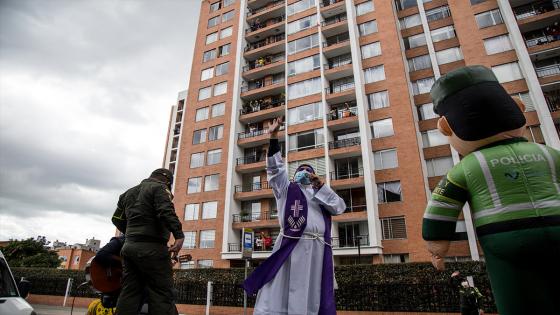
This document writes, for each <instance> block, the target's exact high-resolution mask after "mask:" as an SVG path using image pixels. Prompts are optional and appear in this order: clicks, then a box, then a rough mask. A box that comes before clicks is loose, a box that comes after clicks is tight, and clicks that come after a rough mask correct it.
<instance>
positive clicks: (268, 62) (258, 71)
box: [243, 54, 286, 80]
mask: <svg viewBox="0 0 560 315" xmlns="http://www.w3.org/2000/svg"><path fill="white" fill-rule="evenodd" d="M285 59H286V55H284V54H278V55H270V56H265V57H260V58H258V59H256V60H254V61H250V62H248V63H247V65H246V66H243V78H244V79H245V80H255V79H258V78H260V77H263V76H265V75H272V74H275V73H279V72H283V71H284V67H285Z"/></svg>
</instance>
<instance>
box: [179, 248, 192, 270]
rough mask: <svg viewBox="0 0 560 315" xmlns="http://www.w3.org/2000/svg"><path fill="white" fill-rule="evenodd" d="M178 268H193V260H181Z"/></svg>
mask: <svg viewBox="0 0 560 315" xmlns="http://www.w3.org/2000/svg"><path fill="white" fill-rule="evenodd" d="M183 248H186V247H185V243H183ZM179 268H180V269H194V261H192V260H191V261H182V262H181V265H180V266H179Z"/></svg>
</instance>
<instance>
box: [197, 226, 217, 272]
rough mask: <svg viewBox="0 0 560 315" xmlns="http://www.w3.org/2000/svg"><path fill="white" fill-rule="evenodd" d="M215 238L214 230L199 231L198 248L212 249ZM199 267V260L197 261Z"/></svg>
mask: <svg viewBox="0 0 560 315" xmlns="http://www.w3.org/2000/svg"><path fill="white" fill-rule="evenodd" d="M215 238H216V230H203V231H200V248H214V240H215ZM198 264H199V266H200V260H199V261H198Z"/></svg>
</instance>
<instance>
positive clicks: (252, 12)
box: [247, 0, 284, 16]
mask: <svg viewBox="0 0 560 315" xmlns="http://www.w3.org/2000/svg"><path fill="white" fill-rule="evenodd" d="M282 5H284V0H278V1H274V2H272V3H270V4H269V5H267V6H264V7H261V8H258V9H253V10H251V9H249V12H247V16H253V15H255V14H259V13H261V12H264V11H267V10H270V9H272V8H274V7H279V6H282Z"/></svg>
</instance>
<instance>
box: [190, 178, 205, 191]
mask: <svg viewBox="0 0 560 315" xmlns="http://www.w3.org/2000/svg"><path fill="white" fill-rule="evenodd" d="M201 189H202V177H192V178H189V182H188V184H187V194H194V193H199V192H201V191H202V190H201Z"/></svg>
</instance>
